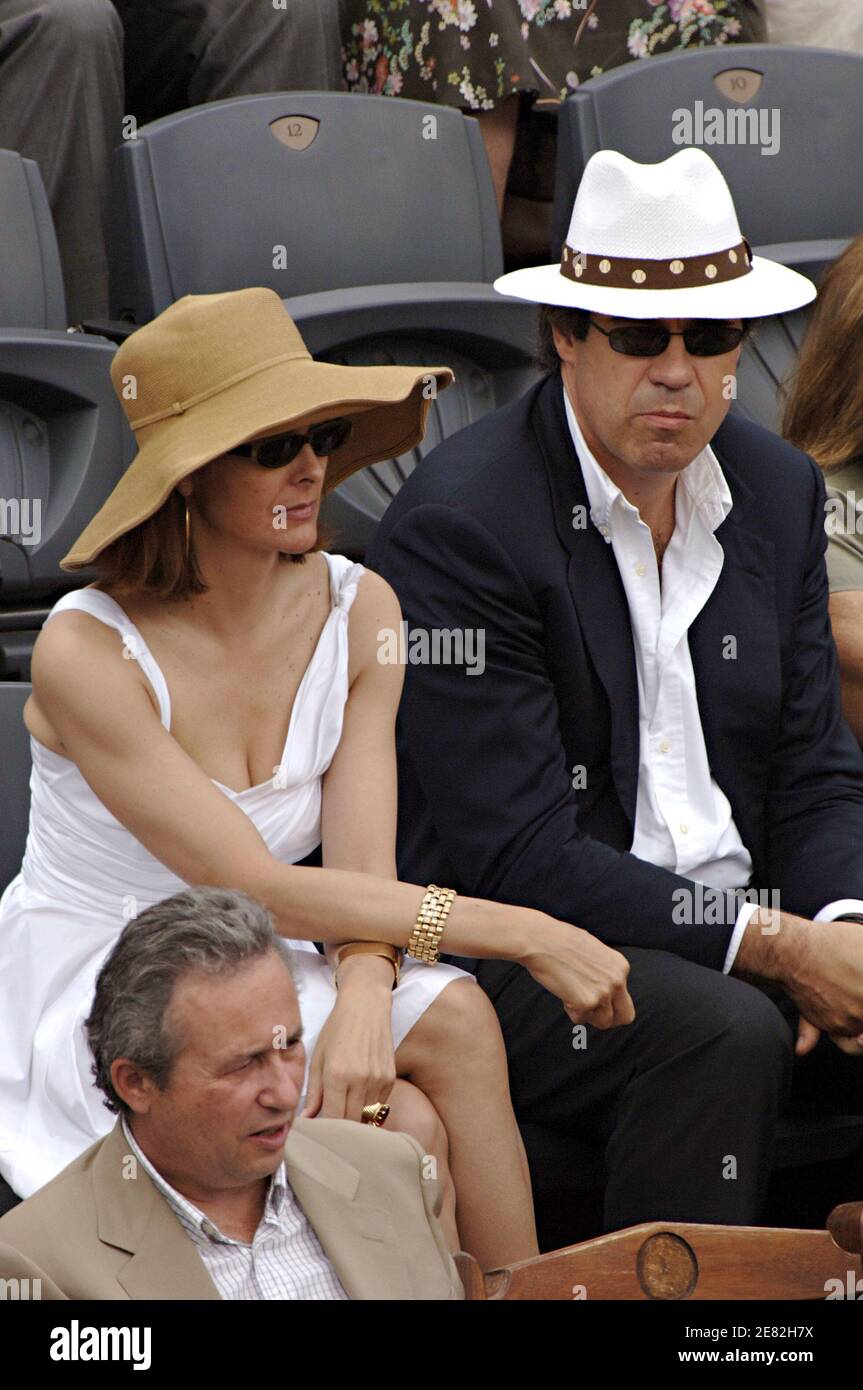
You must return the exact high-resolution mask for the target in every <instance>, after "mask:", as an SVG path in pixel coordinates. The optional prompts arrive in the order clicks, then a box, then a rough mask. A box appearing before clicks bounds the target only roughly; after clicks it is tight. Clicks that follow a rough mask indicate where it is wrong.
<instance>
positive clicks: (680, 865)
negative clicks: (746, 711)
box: [563, 388, 863, 973]
mask: <svg viewBox="0 0 863 1390" xmlns="http://www.w3.org/2000/svg"><path fill="white" fill-rule="evenodd" d="M563 397H564V405H565V409H566V418H567V420H568V422H569V428H570V433H571V434H572V441H573V444H574V445H575V450H576V453H577V454H578V458H579V461H580V463H581V471H582V475H583V477H584V485H585V489H586V491H587V498H588V504H589V512H590V519H591V522H592V523H593V525H594V526H595V527H596V528H597V530H598V531H599V533H600V535H601V536H602V537H603V539H604V541H605V542H606V544H607V545H610V546H611V548H612V550H613V552H614V558H615V560H616V561H617V567H618V570H619V571H620V578H621V581H622V583H623V588H624V591H625V593H626V601H627V604H628V606H629V618H630V623H631V625H632V635H633V644H634V648H635V666H636V674H637V678H638V729H639V753H638V795H637V799H636V810H635V827H634V833H633V838H632V845H631V847H630V849H631V853H632V854H634V855H636V856H637V857H638V858H639V859H644V860H646V861H647V862H648V863H651V864H656V865H657V866H659V867H660V868H664V869H670V870H671V871H672V872H673V873H677V874H680V875H682V876H683V877H684V878H689V879H692V880H693V881H694V882H698V883H703V884H705V885H708V886H709V887H711V888H716V889H745V888H746V887H747V885H748V884H749V881H750V878H751V876H752V859H751V857H750V855H749V852H748V850H747V849H746V846H745V845H744V843H743V841H742V839H741V838H740V832H739V831H738V829H737V826H736V825H735V823H734V817H733V816H732V814H731V805H730V803H729V801H728V798H727V797H726V795H725V793H724V792H723V791H722V788H721V787H720V786H719V784H718V783H717V782H716V780H715V779H714V777H713V776H712V775H711V772H710V763H709V760H708V757H707V746H706V744H705V741H704V730H703V728H702V726H701V713H700V711H699V708H698V693H697V690H696V685H695V672H694V670H693V667H692V657H691V655H690V651H689V629H690V627H691V625H692V623H693V622H694V621H695V619H696V618H697V617H698V614H699V613H700V612H701V610H702V608H703V607H704V605H705V603H706V602H707V600H708V599H709V598H710V596H711V594H712V593H713V591H714V589H715V588H716V583H717V580H718V579H719V575H720V574H721V572H722V566H723V563H724V560H725V553H724V551H723V549H722V546H721V545H720V544H719V541H718V540H717V539H716V536H715V535H714V532H715V531H716V529H717V528H718V527H719V526H720V525H721V524H722V522H723V521H724V520H725V518H726V517H727V516H728V513H729V512H730V511H731V507H732V498H731V492H730V490H729V487H728V483H727V482H726V480H725V475H724V474H723V472H722V469H721V468H720V466H719V462H718V460H717V458H716V455H715V454H714V453H713V450H712V449H711V448H710V446H709V445H707V446H706V447H705V448H704V449H702V451H701V453H700V454H698V455H696V457H695V458H694V459H693V460H692V462H691V463H690V464H688V465H687V467H686V468H684V469H683V470H682V471H681V472H680V473H679V474H678V479H677V487H676V489H675V524H674V531H673V532H672V536H671V539H670V541H669V543H668V547H667V549H666V551H665V554H664V557H663V561H662V584H661V586H660V582H659V566H658V564H657V561H656V553H655V551H654V548H653V537H652V535H651V532H650V527H649V526H647V524H646V523H645V522H644V521H642V519H641V517H640V515H639V513H638V510H637V508H635V507H633V505H632V504H631V502H628V501H627V499H626V498H625V497H624V495H623V493H622V492H621V490H620V488H619V487H618V486H617V484H616V483H614V482H612V480H611V478H610V477H609V476H608V474H607V473H606V472H605V470H604V469H603V468H601V467H600V465H599V464H598V463H597V461H596V459H595V458H594V456H593V454H592V453H591V451H590V449H589V448H588V446H587V444H586V442H585V439H584V435H583V433H582V430H581V427H580V425H579V423H578V419H577V417H576V414H575V411H574V410H573V408H572V404H571V402H570V400H569V396H568V394H567V392H566V390H565V388H564V391H563ZM853 901H856V900H853ZM851 902H852V900H851V899H844V900H842V902H836V903H830V904H828V905H827V906H826V907H825V908H822V909H821V912H819V914H818V917H819V920H830V918H831V917H836V916H838V915H839V913H840V912H843V911H844V912H863V904H860V903H858V904H857V906H855V907H852V906H851ZM757 909H758V903H756V902H747V903H744V904H743V905H742V906H741V908H740V911H739V913H738V915H737V920H736V922H735V925H734V930H733V932H732V935H731V939H730V941H729V945H728V950H727V953H726V957H725V962H724V965H723V970H724V971H725V972H726V973H727V972H728V971H729V970H730V969H731V967H732V965H733V964H734V959H735V957H736V955H737V951H738V949H739V946H740V942H741V940H742V938H743V933H744V931H745V930H746V927H747V925H748V923H749V919H750V918H751V917H752V914H753V913H754V912H756V911H757Z"/></svg>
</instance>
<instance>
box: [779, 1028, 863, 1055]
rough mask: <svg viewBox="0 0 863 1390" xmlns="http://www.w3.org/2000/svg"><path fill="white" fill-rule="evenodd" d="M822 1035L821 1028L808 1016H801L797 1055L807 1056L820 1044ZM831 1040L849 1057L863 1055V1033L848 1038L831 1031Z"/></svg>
mask: <svg viewBox="0 0 863 1390" xmlns="http://www.w3.org/2000/svg"><path fill="white" fill-rule="evenodd" d="M820 1037H821V1029H820V1028H816V1027H815V1024H814V1023H810V1022H809V1020H808V1018H801V1020H800V1024H799V1027H798V1029H797V1045H796V1047H795V1048H794V1051H795V1052H796V1054H797V1056H798V1057H805V1056H806V1053H807V1052H811V1051H812V1049H813V1047H817V1046H818V1039H819V1038H820ZM830 1040H831V1042H834V1043H835V1044H836V1046H837V1047H838V1048H839V1051H840V1052H847V1053H848V1056H849V1057H863V1033H861V1034H860V1036H859V1037H857V1038H846V1037H842V1036H841V1035H840V1034H838V1033H831V1034H830Z"/></svg>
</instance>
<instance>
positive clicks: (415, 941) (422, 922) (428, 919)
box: [405, 883, 456, 965]
mask: <svg viewBox="0 0 863 1390" xmlns="http://www.w3.org/2000/svg"><path fill="white" fill-rule="evenodd" d="M455 896H456V894H455V890H454V889H452V888H438V887H437V885H436V884H434V883H430V884H429V886H428V888H427V889H426V891H425V893H424V895H423V900H422V902H421V903H420V908H419V912H418V913H417V920H416V926H415V927H414V929H413V931H412V932H411V934H410V937H409V938H408V943H407V946H406V947H405V950H406V951H407V953H408V955H409V956H413V957H414V959H415V960H421V961H422V962H423V963H424V964H425V965H437V963H438V961H439V960H440V939H441V937H442V936H443V929H444V927H445V926H446V919H447V917H448V916H449V910H450V908H451V907H452V905H453V902H454V900H455Z"/></svg>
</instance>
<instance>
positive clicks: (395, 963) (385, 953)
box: [334, 941, 401, 989]
mask: <svg viewBox="0 0 863 1390" xmlns="http://www.w3.org/2000/svg"><path fill="white" fill-rule="evenodd" d="M348 956H382V957H383V959H384V960H388V961H389V963H390V965H391V966H392V968H393V989H395V987H396V985H397V984H398V982H399V972H400V970H401V960H400V957H399V949H398V947H397V946H392V945H391V944H390V943H389V942H388V941H351V942H349V943H348V945H347V946H341V947H339V949H338V951H337V952H336V968H335V971H334V978H335V982H336V989H338V987H339V966H340V965H341V963H342V961H343V960H345V959H346V958H347V957H348Z"/></svg>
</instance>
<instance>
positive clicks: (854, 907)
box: [812, 898, 863, 922]
mask: <svg viewBox="0 0 863 1390" xmlns="http://www.w3.org/2000/svg"><path fill="white" fill-rule="evenodd" d="M846 912H856V913H859V914H860V916H861V917H863V902H861V900H860V899H859V898H837V899H836V901H835V902H834V903H828V904H827V906H826V907H822V909H821V911H820V912H816V914H815V916H814V917H813V918H812V921H813V922H835V921H836V918H837V917H844V915H845V913H846Z"/></svg>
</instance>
